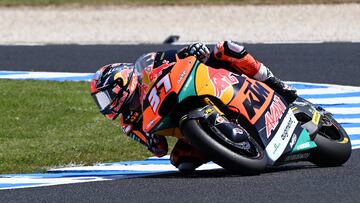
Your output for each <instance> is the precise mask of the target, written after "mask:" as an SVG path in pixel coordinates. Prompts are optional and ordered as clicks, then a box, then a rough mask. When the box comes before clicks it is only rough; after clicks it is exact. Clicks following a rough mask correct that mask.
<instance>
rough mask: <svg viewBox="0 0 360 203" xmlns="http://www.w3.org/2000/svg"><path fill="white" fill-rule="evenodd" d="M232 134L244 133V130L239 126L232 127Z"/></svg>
mask: <svg viewBox="0 0 360 203" xmlns="http://www.w3.org/2000/svg"><path fill="white" fill-rule="evenodd" d="M233 134H235V135H236V134H244V131H243V130H242V129H240V128H234V129H233Z"/></svg>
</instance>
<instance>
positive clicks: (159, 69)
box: [149, 62, 175, 81]
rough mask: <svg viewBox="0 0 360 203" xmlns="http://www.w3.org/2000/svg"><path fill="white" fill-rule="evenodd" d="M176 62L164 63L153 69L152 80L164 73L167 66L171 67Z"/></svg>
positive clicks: (150, 75) (150, 77) (150, 76)
mask: <svg viewBox="0 0 360 203" xmlns="http://www.w3.org/2000/svg"><path fill="white" fill-rule="evenodd" d="M174 64H175V62H172V63H164V64H162V65H161V66H159V67H157V68H154V69H152V71H151V72H150V74H149V79H150V81H153V80H155V79H157V78H158V77H159V76H160V75H161V74H162V72H163V70H166V69H167V68H169V67H170V66H173V65H174Z"/></svg>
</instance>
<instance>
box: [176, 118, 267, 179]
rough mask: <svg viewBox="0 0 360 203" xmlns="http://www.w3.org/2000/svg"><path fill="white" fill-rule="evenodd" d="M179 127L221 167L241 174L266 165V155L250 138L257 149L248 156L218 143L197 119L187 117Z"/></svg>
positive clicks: (254, 170) (254, 171)
mask: <svg viewBox="0 0 360 203" xmlns="http://www.w3.org/2000/svg"><path fill="white" fill-rule="evenodd" d="M180 127H181V129H182V132H183V135H184V136H185V137H186V139H187V140H188V141H189V142H190V143H191V144H192V145H193V146H195V147H196V148H197V149H198V150H200V151H201V152H202V153H203V154H205V155H206V156H207V158H209V159H210V160H212V161H214V162H215V163H217V164H219V165H220V166H222V167H223V168H225V169H227V170H229V171H232V172H236V173H241V174H246V175H250V174H257V173H259V172H260V171H263V170H264V169H265V167H266V163H267V156H266V154H265V152H264V150H263V149H262V148H261V147H260V145H259V144H258V143H257V142H256V141H255V140H254V139H252V138H250V139H249V143H250V142H251V146H252V147H254V148H255V149H256V151H257V153H256V155H255V156H252V157H248V156H245V155H243V154H240V153H239V152H236V151H235V150H234V149H230V148H229V147H227V146H226V143H220V142H219V140H216V139H214V138H213V137H211V136H210V135H209V133H207V132H206V131H205V130H204V129H203V127H202V126H201V124H200V123H199V121H198V120H196V119H188V120H185V121H183V122H182V123H181V126H180Z"/></svg>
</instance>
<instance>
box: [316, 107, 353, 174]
mask: <svg viewBox="0 0 360 203" xmlns="http://www.w3.org/2000/svg"><path fill="white" fill-rule="evenodd" d="M322 122H323V123H322V124H323V126H322V127H321V129H320V130H319V132H318V134H317V135H316V137H315V138H314V142H315V143H316V145H317V148H315V149H314V152H312V154H311V157H310V161H311V162H312V163H314V164H316V165H317V166H320V167H329V166H340V165H342V164H344V163H345V162H346V161H347V160H348V159H349V158H350V155H351V143H350V139H349V136H348V135H347V133H346V132H345V130H344V128H343V127H341V125H340V124H339V123H338V122H337V121H336V120H335V119H334V118H333V117H332V116H331V115H330V114H325V115H324V117H323V119H322Z"/></svg>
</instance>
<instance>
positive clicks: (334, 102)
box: [0, 71, 360, 189]
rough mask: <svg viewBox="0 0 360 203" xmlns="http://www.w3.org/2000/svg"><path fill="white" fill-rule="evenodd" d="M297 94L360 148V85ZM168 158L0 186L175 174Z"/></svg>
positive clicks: (28, 177)
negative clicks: (332, 120) (327, 115)
mask: <svg viewBox="0 0 360 203" xmlns="http://www.w3.org/2000/svg"><path fill="white" fill-rule="evenodd" d="M92 76H93V74H91V73H49V72H15V71H0V79H1V78H3V79H33V80H55V81H89V80H90V79H91V78H92ZM288 83H289V84H291V85H292V86H294V87H295V88H296V89H297V90H298V94H299V95H300V96H301V97H303V98H305V99H307V100H309V101H311V102H313V103H315V104H319V105H320V106H322V107H324V108H325V109H326V110H328V111H330V112H332V113H333V114H334V117H335V119H336V120H337V121H338V122H339V123H341V125H342V126H343V127H344V128H345V130H346V132H347V133H348V134H349V136H350V139H351V144H352V147H353V149H357V148H360V87H354V86H342V85H329V84H314V83H303V82H288ZM219 168H220V167H219V166H218V165H216V164H214V163H208V164H204V165H203V166H201V167H200V168H199V169H198V170H213V169H219ZM176 171H177V169H176V168H175V167H173V166H172V165H171V164H170V161H169V157H165V158H162V159H159V158H149V159H147V160H145V161H132V162H119V163H105V164H98V165H96V166H86V167H67V168H60V169H53V170H49V171H48V172H47V173H44V174H15V175H0V189H13V188H25V187H39V186H50V185H59V184H70V183H81V182H91V181H106V180H114V179H122V178H132V177H139V176H145V175H150V174H161V173H174V172H176Z"/></svg>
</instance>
